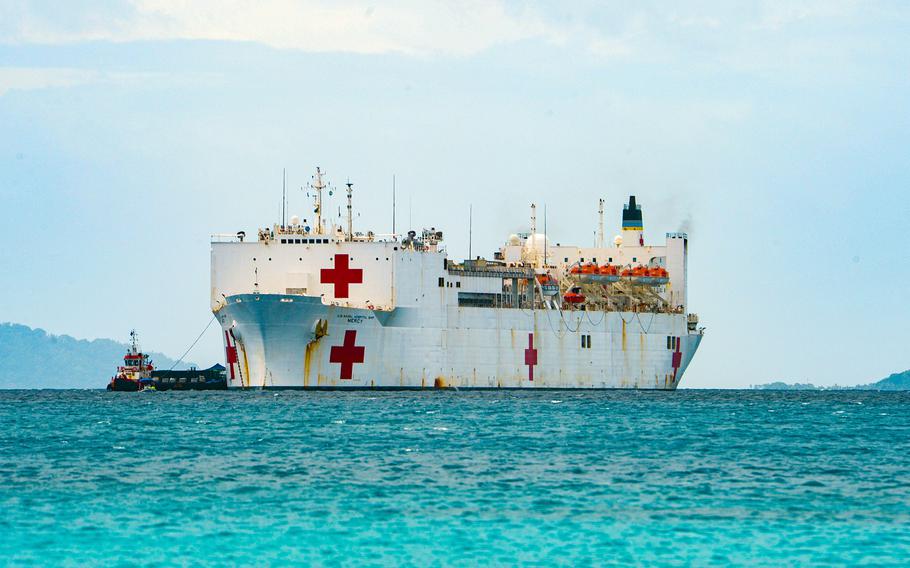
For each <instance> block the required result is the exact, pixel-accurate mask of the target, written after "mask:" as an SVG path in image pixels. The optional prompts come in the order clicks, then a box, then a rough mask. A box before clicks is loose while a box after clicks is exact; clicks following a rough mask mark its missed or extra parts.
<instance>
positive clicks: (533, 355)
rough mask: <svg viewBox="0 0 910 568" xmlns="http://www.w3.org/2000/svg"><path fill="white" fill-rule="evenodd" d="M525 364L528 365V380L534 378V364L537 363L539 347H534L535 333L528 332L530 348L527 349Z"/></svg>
mask: <svg viewBox="0 0 910 568" xmlns="http://www.w3.org/2000/svg"><path fill="white" fill-rule="evenodd" d="M525 365H527V366H528V380H529V381H533V380H534V366H535V365H537V349H534V334H533V333H529V334H528V348H527V349H525Z"/></svg>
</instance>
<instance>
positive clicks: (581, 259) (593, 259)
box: [563, 256, 638, 264]
mask: <svg viewBox="0 0 910 568" xmlns="http://www.w3.org/2000/svg"><path fill="white" fill-rule="evenodd" d="M584 261H585V258H584V257H581V258H579V259H578V262H584ZM563 262H565V263H568V262H569V257H565V258H564V259H563ZM591 262H593V263H594V264H597V258H592V259H591ZM607 262H613V257H612V256H611V257H610V258H608V259H607ZM632 262H638V257H637V256H633V257H632Z"/></svg>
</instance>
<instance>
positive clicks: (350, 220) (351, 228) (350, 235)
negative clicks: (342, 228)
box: [345, 179, 354, 241]
mask: <svg viewBox="0 0 910 568" xmlns="http://www.w3.org/2000/svg"><path fill="white" fill-rule="evenodd" d="M345 185H347V186H348V240H349V241H353V240H354V217H353V213H351V193H352V192H353V191H354V184H353V183H351V180H350V179H348V182H347V183H346V184H345Z"/></svg>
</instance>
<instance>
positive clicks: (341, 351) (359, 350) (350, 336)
mask: <svg viewBox="0 0 910 568" xmlns="http://www.w3.org/2000/svg"><path fill="white" fill-rule="evenodd" d="M356 343H357V330H356V329H349V330H347V331H345V332H344V343H343V344H341V345H333V346H332V350H331V351H330V352H329V363H341V376H340V378H341V380H343V381H349V380H351V379H352V378H354V363H363V356H364V353H365V352H366V347H363V346H357V345H356Z"/></svg>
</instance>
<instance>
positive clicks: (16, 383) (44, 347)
mask: <svg viewBox="0 0 910 568" xmlns="http://www.w3.org/2000/svg"><path fill="white" fill-rule="evenodd" d="M126 349H127V345H126V344H125V343H119V342H117V341H113V340H111V339H94V340H91V341H89V340H86V339H75V338H73V337H70V336H68V335H51V334H49V333H47V332H46V331H44V330H43V329H32V328H30V327H28V326H25V325H19V324H15V323H0V388H2V389H41V388H48V389H72V388H88V389H92V388H97V389H103V388H105V386H107V382H108V380H109V379H110V378H111V376H113V375H114V372H115V371H116V369H117V365H120V364H122V363H123V355H124V353H126ZM149 355H150V356H151V358H152V361H153V363H154V365H155V366H156V367H157V368H159V369H160V368H164V369H168V368H170V367H171V366H172V365H173V364H174V363H175V361H174V360H173V359H171V358H169V357H167V356H166V355H163V354H161V353H153V352H150V353H149ZM191 365H192V364H189V363H186V364H183V365H181V366H182V367H186V366H191Z"/></svg>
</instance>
